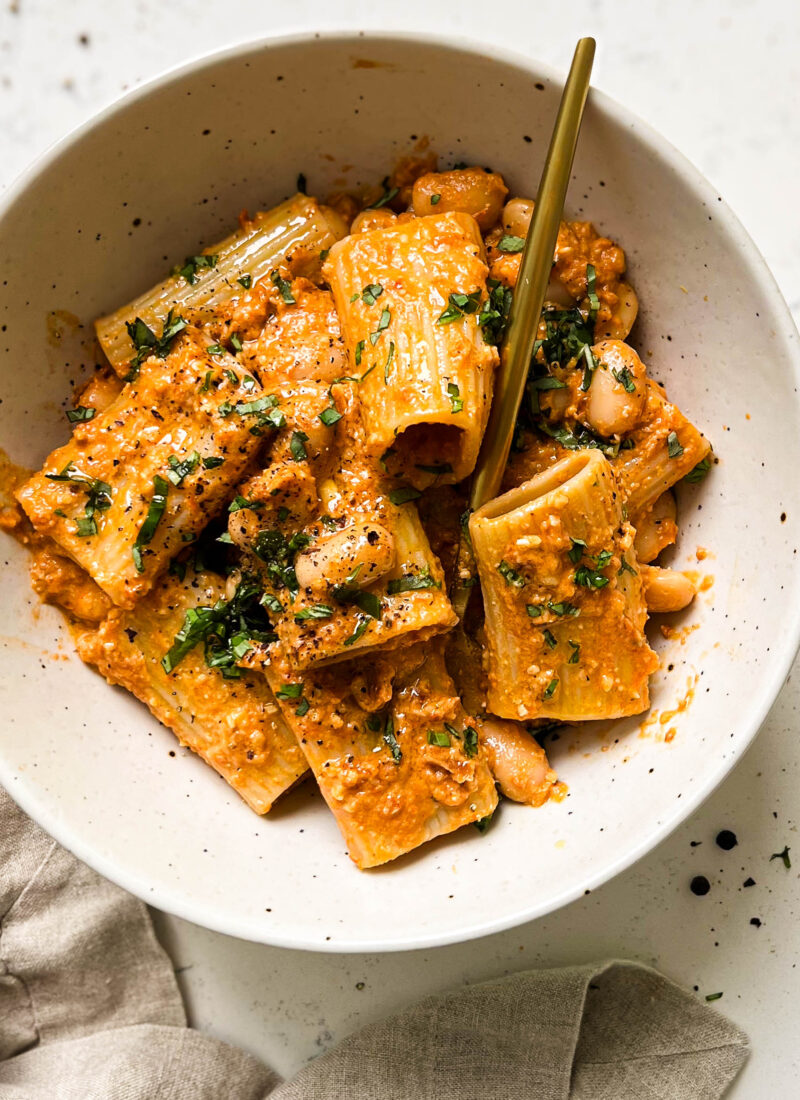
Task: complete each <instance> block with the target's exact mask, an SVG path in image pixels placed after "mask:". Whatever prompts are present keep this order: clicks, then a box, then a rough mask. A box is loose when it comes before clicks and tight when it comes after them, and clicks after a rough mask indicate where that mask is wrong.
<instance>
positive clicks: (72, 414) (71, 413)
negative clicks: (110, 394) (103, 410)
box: [67, 405, 97, 424]
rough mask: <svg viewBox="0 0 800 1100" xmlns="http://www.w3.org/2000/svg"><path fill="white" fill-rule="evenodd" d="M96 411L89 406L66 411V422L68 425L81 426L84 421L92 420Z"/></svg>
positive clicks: (80, 406) (79, 406)
mask: <svg viewBox="0 0 800 1100" xmlns="http://www.w3.org/2000/svg"><path fill="white" fill-rule="evenodd" d="M96 413H97V409H94V408H92V406H91V405H78V407H77V408H75V409H67V420H68V421H69V422H70V424H81V423H83V422H84V421H86V420H94V418H95V415H96Z"/></svg>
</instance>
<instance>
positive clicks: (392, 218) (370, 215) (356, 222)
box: [350, 206, 397, 233]
mask: <svg viewBox="0 0 800 1100" xmlns="http://www.w3.org/2000/svg"><path fill="white" fill-rule="evenodd" d="M396 221H397V215H396V214H395V212H394V211H393V210H387V208H386V207H385V206H380V207H378V209H377V210H362V211H361V213H360V214H356V216H355V218H353V224H352V225H351V226H350V232H351V233H368V232H369V231H370V230H371V229H388V228H389V226H390V225H394V223H395V222H396Z"/></svg>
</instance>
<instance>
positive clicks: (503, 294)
mask: <svg viewBox="0 0 800 1100" xmlns="http://www.w3.org/2000/svg"><path fill="white" fill-rule="evenodd" d="M486 288H487V290H488V291H489V296H488V298H486V299H485V300H484V303H483V305H482V306H481V311H480V313H479V314H478V324H479V325H480V328H481V331H482V332H483V338H484V340H485V341H486V343H487V344H499V343H500V342H501V340H502V339H503V334H504V333H505V330H506V325H507V323H508V314H509V311H510V309H511V301H512V299H513V297H514V292H513V291H512V290H511V288H510V287H507V286H503V284H502V283H501V282H499V280H497V279H487V280H486Z"/></svg>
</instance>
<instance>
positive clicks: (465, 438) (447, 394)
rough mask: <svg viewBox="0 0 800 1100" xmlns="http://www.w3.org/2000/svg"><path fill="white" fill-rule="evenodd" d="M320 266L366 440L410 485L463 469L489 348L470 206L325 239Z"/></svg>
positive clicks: (477, 431) (462, 473)
mask: <svg viewBox="0 0 800 1100" xmlns="http://www.w3.org/2000/svg"><path fill="white" fill-rule="evenodd" d="M325 272H326V277H327V278H328V279H329V280H330V284H331V289H332V290H333V293H334V297H335V299H336V306H337V309H338V311H339V315H340V317H341V319H342V329H343V333H344V338H345V342H346V344H347V349H348V353H349V356H350V362H351V370H352V372H353V373H356V374H358V375H360V376H361V379H362V381H361V398H362V403H363V409H364V421H365V424H366V432H367V436H366V445H367V451H368V453H369V454H370V455H372V456H373V457H375V458H379V459H381V461H382V462H383V463H384V465H385V467H386V468H387V469H388V470H389V471H390V472H391V473H395V474H397V475H398V476H402V477H403V478H405V479H406V480H407V481H409V482H410V483H411V484H412V485H414V486H416V487H424V486H426V485H429V484H431V482H432V481H434V480H437V481H438V482H439V483H440V484H442V483H447V482H451V481H461V480H462V479H463V478H465V477H467V475H468V474H470V473H471V472H472V469H473V467H474V466H475V461H476V459H477V457H478V448H479V447H480V442H481V438H482V436H483V431H484V428H485V427H486V420H487V417H488V415H489V405H490V402H491V396H492V382H493V371H494V368H495V366H496V364H497V353H496V351H495V350H494V348H493V347H492V346H491V345H490V344H488V343H487V342H486V341H485V340H484V339H483V336H482V333H481V328H480V325H479V319H480V313H481V309H482V308H483V307H484V305H485V303H486V300H487V298H486V273H487V268H486V264H485V262H484V252H483V243H482V241H481V236H480V231H479V229H478V226H477V224H476V222H475V221H474V219H473V218H472V217H471V216H469V215H468V214H461V213H447V214H441V215H436V214H434V215H431V216H429V217H422V218H414V219H411V220H408V221H405V222H403V223H402V224H400V223H398V224H396V225H390V226H388V227H386V228H383V229H374V230H370V231H367V232H363V233H354V234H352V235H351V236H349V237H346V238H345V239H344V240H343V241H340V242H339V243H338V244H336V245H334V246H333V248H331V251H330V255H329V257H328V259H327V261H326V265H325Z"/></svg>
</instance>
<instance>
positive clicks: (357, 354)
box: [355, 340, 364, 367]
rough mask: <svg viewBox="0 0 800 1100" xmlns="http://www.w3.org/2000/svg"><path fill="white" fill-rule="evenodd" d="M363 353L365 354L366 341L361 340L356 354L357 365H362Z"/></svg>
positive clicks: (357, 345)
mask: <svg viewBox="0 0 800 1100" xmlns="http://www.w3.org/2000/svg"><path fill="white" fill-rule="evenodd" d="M363 354H364V341H363V340H359V341H358V343H357V344H356V356H355V359H356V366H357V367H360V366H361V356H362V355H363Z"/></svg>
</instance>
